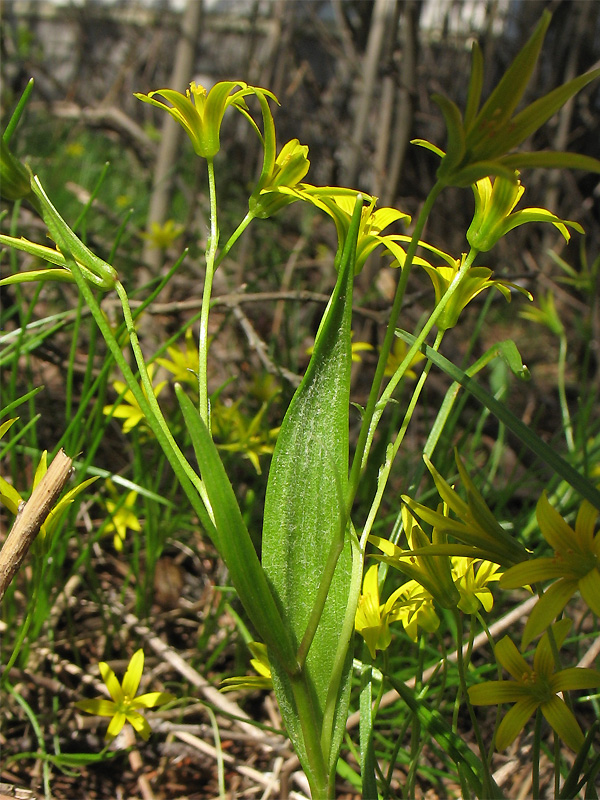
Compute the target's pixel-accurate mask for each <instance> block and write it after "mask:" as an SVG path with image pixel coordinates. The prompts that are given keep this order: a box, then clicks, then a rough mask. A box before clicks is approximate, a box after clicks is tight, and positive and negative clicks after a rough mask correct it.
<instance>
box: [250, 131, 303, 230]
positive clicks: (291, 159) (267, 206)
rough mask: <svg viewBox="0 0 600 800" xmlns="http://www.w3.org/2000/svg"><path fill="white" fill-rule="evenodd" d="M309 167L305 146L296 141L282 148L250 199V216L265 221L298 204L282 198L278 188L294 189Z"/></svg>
mask: <svg viewBox="0 0 600 800" xmlns="http://www.w3.org/2000/svg"><path fill="white" fill-rule="evenodd" d="M265 157H266V154H265ZM309 167H310V161H309V160H308V147H307V146H306V145H302V144H300V142H299V141H298V139H292V140H291V141H289V142H287V144H284V146H283V147H282V148H281V152H280V153H279V155H278V156H277V158H276V159H275V161H274V163H273V164H272V165H271V169H270V171H267V172H266V174H263V175H261V178H260V180H259V182H258V184H257V186H256V188H255V189H254V191H253V192H252V195H251V196H250V200H249V208H250V212H251V213H252V215H253V216H254V217H260V218H261V219H265V218H266V217H270V216H271V215H272V214H274V213H275V212H276V211H279V209H280V208H283V207H284V206H286V205H288V204H289V203H293V202H294V201H295V200H297V199H298V198H297V197H294V196H292V195H286V194H282V193H281V192H280V191H279V188H280V187H282V186H286V187H290V188H294V187H295V186H296V184H298V183H299V182H300V181H301V180H302V178H304V177H305V175H306V173H307V172H308V169H309Z"/></svg>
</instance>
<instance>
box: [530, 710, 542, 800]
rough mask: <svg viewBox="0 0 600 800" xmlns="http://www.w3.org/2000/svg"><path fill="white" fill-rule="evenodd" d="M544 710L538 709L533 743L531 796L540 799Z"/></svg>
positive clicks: (534, 799) (536, 799)
mask: <svg viewBox="0 0 600 800" xmlns="http://www.w3.org/2000/svg"><path fill="white" fill-rule="evenodd" d="M542 720H543V716H542V711H541V709H540V708H538V709H537V711H536V714H535V728H534V732H533V744H532V746H531V797H532V799H533V800H540V746H541V741H542Z"/></svg>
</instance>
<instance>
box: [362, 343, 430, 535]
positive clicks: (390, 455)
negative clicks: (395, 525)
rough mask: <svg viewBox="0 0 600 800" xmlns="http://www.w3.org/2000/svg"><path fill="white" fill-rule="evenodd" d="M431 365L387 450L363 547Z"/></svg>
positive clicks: (420, 381) (420, 379)
mask: <svg viewBox="0 0 600 800" xmlns="http://www.w3.org/2000/svg"><path fill="white" fill-rule="evenodd" d="M444 333H445V331H438V332H437V336H436V339H435V342H434V344H433V348H432V349H434V350H436V351H437V350H438V349H439V347H440V345H441V343H442V339H443V338H444ZM431 364H432V362H431V361H428V362H427V363H426V364H425V367H424V369H423V372H422V373H421V375H420V376H419V380H418V382H417V385H416V386H415V390H414V392H413V393H412V397H411V399H410V402H409V404H408V408H407V409H406V413H405V414H404V419H403V420H402V425H401V426H400V429H399V431H398V434H397V435H396V438H395V440H394V443H393V444H392V445H391V446H389V447H388V448H387V451H386V456H385V462H384V463H383V465H382V466H381V468H380V470H379V477H378V480H377V491H376V493H375V497H374V499H373V502H372V504H371V508H370V509H369V516H368V517H367V520H366V522H365V525H364V528H363V532H362V536H361V542H362V543H363V546H365V545H366V542H367V538H368V536H369V533H370V532H371V528H372V527H373V523H374V522H375V517H376V515H377V512H378V510H379V506H380V504H381V500H382V498H383V493H384V491H385V487H386V485H387V481H388V478H389V476H390V471H391V469H392V465H393V463H394V459H395V458H396V455H397V454H398V450H399V449H400V445H401V444H402V441H403V439H404V436H405V434H406V431H407V429H408V426H409V423H410V421H411V419H412V416H413V414H414V411H415V408H416V405H417V402H418V400H419V396H420V394H421V391H422V390H423V386H424V385H425V381H426V380H427V376H428V375H429V370H430V369H431ZM394 377H395V376H394ZM388 388H389V387H386V391H385V392H384V395H385V394H386V393H387V390H388ZM382 400H383V395H382ZM386 402H387V401H386Z"/></svg>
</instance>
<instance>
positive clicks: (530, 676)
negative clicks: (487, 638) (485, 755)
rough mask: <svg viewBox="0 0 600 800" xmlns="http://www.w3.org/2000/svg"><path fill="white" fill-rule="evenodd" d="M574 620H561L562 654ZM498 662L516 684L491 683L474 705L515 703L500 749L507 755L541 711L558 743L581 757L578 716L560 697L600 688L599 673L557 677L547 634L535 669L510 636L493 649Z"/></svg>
mask: <svg viewBox="0 0 600 800" xmlns="http://www.w3.org/2000/svg"><path fill="white" fill-rule="evenodd" d="M570 626H571V620H569V619H562V620H560V622H557V623H555V624H554V625H553V626H552V633H553V635H554V638H555V640H556V645H557V647H558V648H560V647H561V645H562V644H563V642H564V640H565V637H566V635H567V633H568V630H569V628H570ZM494 652H495V655H496V659H497V660H498V663H499V664H501V665H502V666H503V667H504V669H505V670H506V671H507V672H509V673H510V674H511V675H512V677H513V678H514V680H509V681H487V682H486V683H480V684H478V685H477V686H471V688H470V689H469V690H468V691H469V700H470V701H471V703H473V704H474V705H485V706H489V705H499V704H500V703H515V705H514V706H513V707H512V708H511V709H510V711H508V713H507V714H506V716H505V717H504V719H503V720H502V722H501V723H500V726H499V728H498V731H497V733H496V749H497V750H504V749H505V748H506V747H508V746H509V745H510V744H511V743H512V742H513V741H514V740H515V739H516V737H517V736H518V735H519V733H520V732H521V731H522V730H523V728H524V727H525V725H526V723H527V721H528V720H529V718H530V717H531V716H532V714H533V713H534V712H535V711H537V709H538V708H539V709H540V711H541V712H542V714H543V715H544V717H545V718H546V720H547V721H548V723H549V724H550V725H551V727H552V728H553V729H554V731H555V732H556V734H557V735H558V737H559V739H560V740H561V741H562V742H564V743H565V744H566V745H567V747H570V748H571V750H574V751H575V752H577V751H578V750H580V749H581V746H582V745H583V733H582V731H581V728H580V727H579V723H578V722H577V720H576V719H575V716H574V715H573V712H572V711H571V710H570V708H569V707H568V706H567V704H566V703H565V702H564V700H562V699H561V698H560V697H559V694H560V693H561V692H565V691H570V690H573V689H591V688H594V687H596V686H600V672H597V671H596V670H595V669H582V668H579V667H570V668H568V669H561V670H558V671H556V670H555V666H554V657H553V655H552V648H551V646H550V641H549V639H548V634H547V633H545V634H544V635H543V636H542V638H541V639H540V641H539V644H538V646H537V647H536V650H535V654H534V656H533V668H532V667H530V666H529V664H528V663H527V662H526V661H525V659H524V658H523V656H522V655H521V654H520V653H519V651H518V650H517V648H516V647H515V645H514V644H513V642H512V640H511V639H510V638H509V637H508V636H505V637H504V638H503V639H501V640H500V641H499V642H498V644H497V645H496V647H495V648H494Z"/></svg>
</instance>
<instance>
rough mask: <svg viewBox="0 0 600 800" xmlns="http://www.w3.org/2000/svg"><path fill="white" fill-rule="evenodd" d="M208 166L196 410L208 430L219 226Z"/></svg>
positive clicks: (211, 169) (212, 169)
mask: <svg viewBox="0 0 600 800" xmlns="http://www.w3.org/2000/svg"><path fill="white" fill-rule="evenodd" d="M206 165H207V168H208V194H209V200H210V235H209V237H208V243H207V246H206V274H205V276H204V288H203V290H202V313H201V314H200V333H199V341H198V410H199V412H200V419H201V420H202V422H203V423H204V424H205V425H206V427H207V428H208V430H210V413H209V406H208V315H209V312H210V297H211V294H212V285H213V278H214V275H215V269H216V262H215V259H216V254H217V247H218V245H219V226H218V224H217V188H216V185H215V165H214V160H213V159H212V158H207V159H206Z"/></svg>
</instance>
